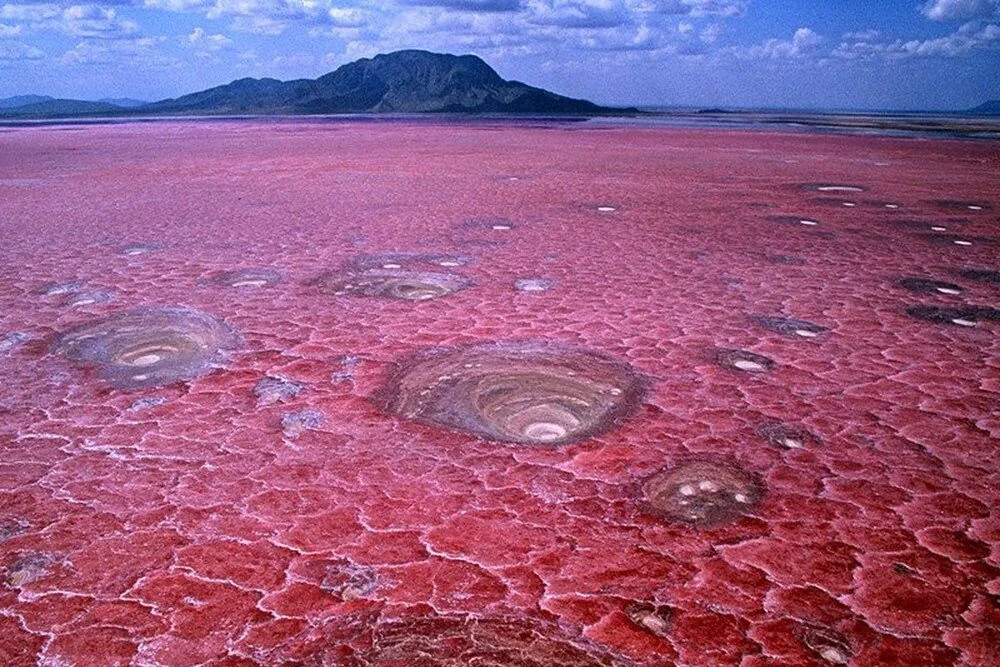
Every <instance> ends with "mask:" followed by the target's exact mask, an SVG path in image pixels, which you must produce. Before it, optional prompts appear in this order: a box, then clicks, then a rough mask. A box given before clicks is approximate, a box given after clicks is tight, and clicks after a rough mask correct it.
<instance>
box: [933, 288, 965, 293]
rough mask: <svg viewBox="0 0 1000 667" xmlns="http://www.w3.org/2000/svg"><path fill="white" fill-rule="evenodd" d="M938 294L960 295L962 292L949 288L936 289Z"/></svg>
mask: <svg viewBox="0 0 1000 667" xmlns="http://www.w3.org/2000/svg"><path fill="white" fill-rule="evenodd" d="M937 291H938V292H941V294H961V293H962V290H957V289H952V288H951V287H938V288H937Z"/></svg>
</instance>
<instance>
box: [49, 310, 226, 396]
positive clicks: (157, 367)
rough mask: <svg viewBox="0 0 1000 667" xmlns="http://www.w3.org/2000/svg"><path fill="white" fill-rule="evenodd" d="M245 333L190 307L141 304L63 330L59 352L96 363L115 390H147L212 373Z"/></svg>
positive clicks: (79, 359) (57, 347) (74, 359)
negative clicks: (215, 366)
mask: <svg viewBox="0 0 1000 667" xmlns="http://www.w3.org/2000/svg"><path fill="white" fill-rule="evenodd" d="M239 342H240V337H239V335H238V334H236V332H235V331H233V330H232V329H231V328H229V326H227V325H226V324H225V323H224V322H222V321H220V320H218V319H216V318H214V317H212V316H211V315H208V314H206V313H203V312H200V311H197V310H193V309H190V308H181V307H167V308H137V309H135V310H131V311H128V312H124V313H119V314H117V315H113V316H111V317H108V318H104V319H100V320H96V321H93V322H88V323H86V324H82V325H80V326H78V327H76V328H74V329H71V330H70V331H67V332H65V333H63V334H61V335H60V336H59V337H58V338H57V339H56V341H55V343H54V345H53V351H54V352H55V353H56V354H61V355H63V356H65V357H67V358H68V359H71V360H72V361H75V362H77V363H80V364H84V365H89V366H96V367H97V368H98V369H99V370H100V371H101V374H102V376H103V377H104V378H105V379H106V380H107V381H108V382H109V383H110V384H111V385H112V386H113V387H115V388H117V389H125V390H136V389H146V388H150V387H160V386H163V385H167V384H171V383H173V382H177V381H179V380H190V379H193V378H195V377H198V376H199V375H202V374H203V373H205V372H207V371H208V370H209V369H210V368H211V367H212V365H213V364H214V363H215V362H217V361H218V360H219V359H220V358H221V355H222V352H223V351H224V350H229V349H233V348H235V347H236V346H237V345H238V344H239Z"/></svg>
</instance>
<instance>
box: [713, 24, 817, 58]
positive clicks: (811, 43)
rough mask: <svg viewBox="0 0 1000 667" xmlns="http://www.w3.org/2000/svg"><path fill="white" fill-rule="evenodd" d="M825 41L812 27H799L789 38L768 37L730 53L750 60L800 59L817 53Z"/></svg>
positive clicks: (731, 50) (734, 48)
mask: <svg viewBox="0 0 1000 667" xmlns="http://www.w3.org/2000/svg"><path fill="white" fill-rule="evenodd" d="M823 41H824V40H823V37H822V36H821V35H819V34H818V33H816V32H815V31H814V30H812V29H811V28H799V29H798V30H796V31H795V34H794V35H792V38H791V39H789V40H781V39H768V40H765V41H764V42H762V43H760V44H756V45H754V46H742V47H733V48H731V49H729V53H732V54H733V55H735V56H736V57H737V58H745V59H748V60H779V59H798V58H805V57H808V56H813V55H816V54H817V53H818V52H819V48H820V46H822V44H823Z"/></svg>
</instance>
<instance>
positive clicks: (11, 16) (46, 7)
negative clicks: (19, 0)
mask: <svg viewBox="0 0 1000 667" xmlns="http://www.w3.org/2000/svg"><path fill="white" fill-rule="evenodd" d="M59 13H60V10H59V6H58V5H53V4H37V5H36V4H26V5H21V4H11V3H8V4H5V5H2V6H0V19H4V20H7V21H44V20H45V19H51V18H54V17H56V16H59Z"/></svg>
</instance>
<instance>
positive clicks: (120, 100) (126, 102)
mask: <svg viewBox="0 0 1000 667" xmlns="http://www.w3.org/2000/svg"><path fill="white" fill-rule="evenodd" d="M97 101H98V102H100V103H101V104H113V105H114V106H116V107H124V108H126V109H130V108H132V107H141V106H142V105H143V104H149V101H148V100H133V99H132V98H131V97H103V98H101V99H99V100H97Z"/></svg>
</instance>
